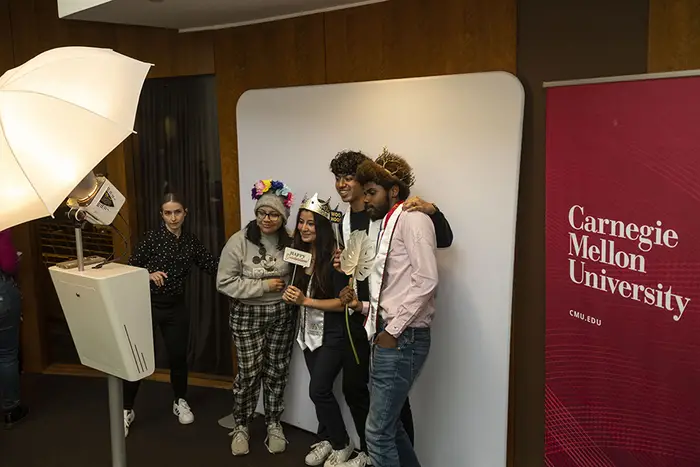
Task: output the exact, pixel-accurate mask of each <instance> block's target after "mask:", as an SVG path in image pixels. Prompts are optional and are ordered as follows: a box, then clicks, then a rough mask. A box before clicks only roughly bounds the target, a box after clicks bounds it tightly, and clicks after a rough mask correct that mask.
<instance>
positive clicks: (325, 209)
mask: <svg viewBox="0 0 700 467" xmlns="http://www.w3.org/2000/svg"><path fill="white" fill-rule="evenodd" d="M330 201H331V199H330V198H328V201H323V200H322V199H319V198H318V193H315V194H314V195H313V196H312V197H311V198H307V197H306V196H304V200H303V201H302V202H301V206H299V209H305V210H307V211H311V212H315V213H316V214H318V215H320V216H323V217H325V218H326V219H328V220H329V221H330V220H331V207H330Z"/></svg>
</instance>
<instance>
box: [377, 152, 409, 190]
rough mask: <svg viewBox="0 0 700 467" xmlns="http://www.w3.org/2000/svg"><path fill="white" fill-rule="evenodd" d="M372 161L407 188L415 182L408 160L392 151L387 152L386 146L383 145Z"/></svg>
mask: <svg viewBox="0 0 700 467" xmlns="http://www.w3.org/2000/svg"><path fill="white" fill-rule="evenodd" d="M374 162H375V163H376V164H377V165H378V166H379V167H381V168H382V169H384V170H385V171H386V172H387V173H388V174H389V175H390V176H392V177H394V178H396V179H398V180H400V181H401V182H403V183H404V184H405V185H406V186H407V187H409V188H410V187H412V186H413V184H414V183H415V182H416V177H415V176H414V175H413V169H412V168H411V166H410V165H409V164H408V162H406V159H404V158H403V157H401V156H399V155H397V154H394V153H393V152H389V150H387V148H386V147H384V149H383V150H382V153H381V154H380V155H379V157H377V159H376V160H375V161H374Z"/></svg>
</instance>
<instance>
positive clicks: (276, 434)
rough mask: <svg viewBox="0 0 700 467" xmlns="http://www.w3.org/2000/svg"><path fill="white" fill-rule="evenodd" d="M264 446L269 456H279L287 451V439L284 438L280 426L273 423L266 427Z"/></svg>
mask: <svg viewBox="0 0 700 467" xmlns="http://www.w3.org/2000/svg"><path fill="white" fill-rule="evenodd" d="M265 446H267V450H268V451H269V452H270V454H281V453H283V452H284V451H285V450H286V449H287V438H285V437H284V430H282V425H280V424H279V423H274V422H273V423H269V424H268V425H267V438H265Z"/></svg>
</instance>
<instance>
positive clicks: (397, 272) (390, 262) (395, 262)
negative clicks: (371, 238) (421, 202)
mask: <svg viewBox="0 0 700 467" xmlns="http://www.w3.org/2000/svg"><path fill="white" fill-rule="evenodd" d="M435 249H436V245H435V227H434V226H433V222H432V221H431V220H430V218H429V217H428V216H427V215H425V214H422V213H420V212H404V213H402V214H401V217H399V220H398V221H397V223H396V227H395V229H394V236H393V238H392V239H391V246H390V247H389V255H388V257H387V260H386V266H385V269H384V280H383V281H382V291H381V295H380V296H379V308H380V310H379V312H380V313H381V316H382V318H383V319H384V322H385V324H386V328H385V329H386V331H387V332H388V333H389V334H391V335H392V336H394V337H398V336H399V335H401V333H403V332H404V331H405V330H406V328H408V327H415V328H427V327H430V324H431V323H432V320H433V315H434V314H435V292H436V290H437V285H438V269H437V259H436V257H435ZM363 308H364V309H363V313H366V312H367V311H368V309H369V304H368V303H366V302H365V303H363Z"/></svg>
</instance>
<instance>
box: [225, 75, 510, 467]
mask: <svg viewBox="0 0 700 467" xmlns="http://www.w3.org/2000/svg"><path fill="white" fill-rule="evenodd" d="M523 103H524V92H523V88H522V86H521V84H520V83H519V81H518V80H517V79H516V78H515V77H514V76H512V75H510V74H508V73H504V72H491V73H475V74H464V75H451V76H439V77H427V78H411V79H401V80H387V81H374V82H364V83H351V84H333V85H322V86H305V87H289V88H279V89H265V90H253V91H248V92H246V93H245V94H244V95H243V96H242V97H241V99H240V100H239V102H238V108H237V122H238V150H239V152H238V158H239V160H238V164H239V172H240V173H239V176H240V196H241V219H242V223H243V224H245V223H247V222H248V221H249V220H251V219H252V218H253V207H254V202H253V200H252V199H251V197H250V187H251V186H252V184H253V183H254V182H255V180H258V179H262V178H273V179H278V180H283V181H284V182H285V183H287V184H288V185H289V186H290V187H291V188H292V189H293V191H294V194H295V195H296V201H295V203H294V206H293V208H292V215H291V216H290V222H289V225H288V226H289V228H290V229H293V228H294V222H295V219H296V212H297V209H298V207H299V204H300V202H301V199H302V198H303V196H304V194H305V193H307V194H309V195H312V194H313V193H316V192H318V193H319V196H322V197H324V198H328V197H329V196H330V197H332V199H333V202H332V205H333V206H335V204H336V203H337V202H339V198H338V196H337V194H336V193H335V189H334V177H333V174H332V173H331V172H330V170H329V162H330V160H331V159H332V158H333V156H335V154H336V153H337V152H339V151H341V150H344V149H354V150H359V151H362V152H364V153H365V154H367V155H368V156H370V157H372V158H374V157H376V156H377V155H378V154H379V153H380V152H381V151H382V148H383V147H385V146H386V147H387V149H388V150H389V151H391V152H394V153H397V154H399V155H402V156H404V157H405V158H406V159H407V160H408V162H409V163H410V164H411V165H412V166H413V168H414V170H415V175H416V180H417V181H416V184H415V186H414V187H413V190H412V194H415V195H419V196H420V197H422V198H424V199H425V200H428V201H430V202H434V203H435V204H437V205H438V206H439V208H440V210H441V211H443V212H444V214H445V216H446V217H447V219H448V221H449V222H450V224H451V226H452V230H453V232H454V242H453V245H452V247H451V248H449V249H446V250H441V251H439V252H438V263H439V274H440V285H439V289H438V295H437V304H438V307H437V313H436V316H435V319H434V322H433V334H432V348H431V352H430V356H429V358H428V361H427V363H426V365H425V367H424V370H423V372H422V374H421V376H420V378H419V379H418V381H417V383H416V385H415V386H414V389H413V392H412V394H411V405H412V408H413V414H414V419H415V425H416V450H417V453H418V456H419V458H420V459H421V461H422V462H423V464H424V465H426V466H427V467H436V466H457V465H479V466H493V467H496V466H505V464H506V440H507V425H508V420H507V418H508V379H509V357H510V329H511V301H512V298H511V296H512V288H513V263H514V249H515V222H516V210H517V196H518V174H519V167H520V147H521V136H522V123H523ZM345 208H346V206H343V205H342V204H341V209H343V210H344V209H345ZM341 377H342V376H341ZM308 387H309V376H308V371H307V369H306V366H305V363H304V359H303V355H302V352H301V350H300V349H299V348H298V346H296V345H295V350H294V355H293V362H292V368H291V375H290V380H289V385H288V388H287V394H286V412H285V414H284V418H283V420H284V421H285V422H287V423H290V424H292V425H294V426H297V427H300V428H303V429H305V430H308V431H311V432H315V431H316V429H317V426H318V422H317V420H316V415H315V410H314V407H313V404H312V402H311V400H310V399H309V396H308ZM340 387H341V384H340V378H339V380H338V381H337V382H336V395H337V397H338V400H339V401H340V403H341V406H342V407H343V410H344V416H345V419H346V425H347V426H348V427H349V428H350V429H351V436H352V437H353V439H354V440H355V442H356V443H357V436H356V433H355V432H354V431H352V427H353V422H352V419H351V417H350V414H349V411H348V409H347V407H346V406H345V403H344V401H343V397H342V391H341V390H340ZM259 410H260V411H262V404H260V405H259ZM363 429H364V427H363ZM455 437H456V439H455Z"/></svg>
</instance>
